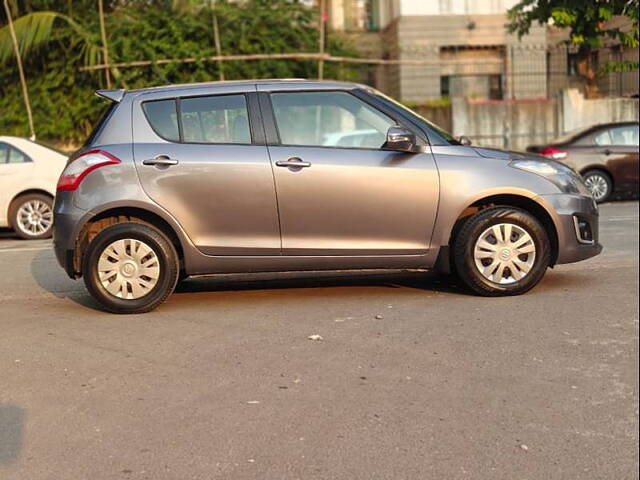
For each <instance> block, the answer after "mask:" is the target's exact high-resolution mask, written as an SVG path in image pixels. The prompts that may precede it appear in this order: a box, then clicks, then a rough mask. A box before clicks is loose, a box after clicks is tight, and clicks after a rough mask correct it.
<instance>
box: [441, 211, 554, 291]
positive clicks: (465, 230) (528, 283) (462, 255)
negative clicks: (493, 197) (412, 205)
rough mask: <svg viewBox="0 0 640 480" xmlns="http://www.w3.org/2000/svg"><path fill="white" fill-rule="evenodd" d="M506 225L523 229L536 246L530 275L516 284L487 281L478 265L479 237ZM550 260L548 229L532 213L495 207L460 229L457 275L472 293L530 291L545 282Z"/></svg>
mask: <svg viewBox="0 0 640 480" xmlns="http://www.w3.org/2000/svg"><path fill="white" fill-rule="evenodd" d="M502 223H505V224H512V225H516V226H517V227H520V228H521V229H523V230H524V231H525V232H526V233H528V234H529V236H530V237H531V239H532V241H533V244H534V245H535V258H534V260H533V264H532V265H531V267H530V270H529V272H528V273H527V274H526V275H524V276H523V277H522V278H521V279H519V280H517V281H515V282H514V283H507V284H500V283H497V282H494V281H491V280H489V279H487V278H486V277H485V276H484V275H483V274H482V273H481V272H480V270H479V269H478V267H477V266H476V260H475V258H474V249H475V245H476V242H477V240H478V238H479V237H480V236H481V235H482V234H483V232H485V231H486V230H487V229H488V228H490V227H492V226H494V225H497V224H502ZM489 261H491V260H489ZM550 261H551V248H550V244H549V238H548V235H547V232H546V230H545V229H544V227H543V226H542V225H541V224H540V222H539V221H538V220H537V219H536V218H535V217H534V216H533V215H531V214H530V213H528V212H526V211H524V210H520V209H518V208H513V207H492V208H488V209H486V210H482V211H480V212H478V213H476V214H475V215H473V216H471V217H470V218H469V219H468V220H467V221H466V222H465V223H464V225H463V226H462V227H461V228H460V230H459V232H458V234H457V235H456V238H455V240H454V245H453V263H454V267H455V270H456V274H457V275H458V277H459V278H460V279H461V280H462V281H463V282H464V283H465V285H467V286H468V287H469V288H470V289H471V290H473V291H474V292H476V293H478V294H480V295H482V296H486V297H498V296H508V295H520V294H522V293H525V292H527V291H528V290H530V289H531V288H533V287H534V286H535V285H536V284H537V283H538V282H539V281H540V280H541V279H542V277H543V276H544V273H545V271H546V270H547V267H548V266H549V263H550ZM514 278H515V277H514Z"/></svg>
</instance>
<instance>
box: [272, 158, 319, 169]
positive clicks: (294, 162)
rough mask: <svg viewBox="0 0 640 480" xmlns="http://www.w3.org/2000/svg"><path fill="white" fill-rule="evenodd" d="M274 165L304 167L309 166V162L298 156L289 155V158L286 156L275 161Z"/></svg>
mask: <svg viewBox="0 0 640 480" xmlns="http://www.w3.org/2000/svg"><path fill="white" fill-rule="evenodd" d="M276 166H278V167H289V168H305V167H310V166H311V162H305V161H303V160H302V159H301V158H298V157H291V158H287V159H286V160H278V161H277V162H276Z"/></svg>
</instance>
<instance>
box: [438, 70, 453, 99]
mask: <svg viewBox="0 0 640 480" xmlns="http://www.w3.org/2000/svg"><path fill="white" fill-rule="evenodd" d="M450 78H451V77H449V75H443V76H442V77H440V96H441V97H448V96H450V94H451V90H450V86H449V80H450Z"/></svg>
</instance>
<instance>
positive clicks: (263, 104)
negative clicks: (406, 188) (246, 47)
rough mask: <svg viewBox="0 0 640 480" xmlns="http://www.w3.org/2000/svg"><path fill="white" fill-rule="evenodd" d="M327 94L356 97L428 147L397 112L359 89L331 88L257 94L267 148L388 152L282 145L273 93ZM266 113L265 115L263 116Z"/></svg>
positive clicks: (341, 147) (418, 129) (336, 147)
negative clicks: (272, 98)
mask: <svg viewBox="0 0 640 480" xmlns="http://www.w3.org/2000/svg"><path fill="white" fill-rule="evenodd" d="M327 92H341V93H346V94H349V95H352V96H354V97H356V98H357V99H358V100H360V101H362V102H364V103H365V104H367V105H369V106H370V107H371V108H373V109H374V110H377V111H378V112H381V113H383V114H384V115H386V116H387V117H389V118H391V120H393V121H394V122H396V124H398V125H400V126H402V127H404V128H406V129H407V130H409V131H411V132H412V133H413V134H415V135H416V137H417V138H418V139H419V140H421V141H422V142H423V144H424V146H428V145H429V141H428V138H427V137H426V135H425V134H424V132H423V131H422V129H420V128H416V126H415V125H413V123H408V122H407V119H406V118H404V117H402V116H400V115H398V112H396V111H394V110H391V109H389V108H386V105H383V104H381V105H378V104H376V103H374V101H372V100H375V98H374V99H372V98H371V97H370V95H368V94H367V93H366V92H363V91H362V90H360V89H345V88H331V89H322V88H320V89H317V88H316V89H301V90H278V89H277V88H275V89H273V90H269V91H262V92H259V97H260V108H261V110H262V119H263V124H264V128H265V133H266V136H267V145H269V146H274V147H275V146H278V147H297V148H325V149H334V150H336V149H338V150H368V151H374V152H384V151H388V150H385V149H384V148H382V147H379V148H365V147H345V146H332V145H290V144H286V143H282V140H281V137H280V130H279V128H278V123H277V121H276V118H275V110H274V108H273V103H272V101H271V95H272V94H274V93H293V94H296V93H327ZM265 113H266V115H265Z"/></svg>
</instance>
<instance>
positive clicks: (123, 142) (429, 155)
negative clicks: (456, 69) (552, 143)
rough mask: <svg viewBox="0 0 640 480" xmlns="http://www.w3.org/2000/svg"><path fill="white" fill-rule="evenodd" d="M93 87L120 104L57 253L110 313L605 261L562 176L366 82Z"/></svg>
mask: <svg viewBox="0 0 640 480" xmlns="http://www.w3.org/2000/svg"><path fill="white" fill-rule="evenodd" d="M97 94H98V95H99V96H100V97H103V98H104V99H106V100H107V101H108V102H109V106H108V108H107V110H106V112H105V114H104V116H103V117H102V119H101V121H100V122H99V123H98V125H97V126H96V128H95V130H94V131H93V133H92V134H91V135H90V137H89V138H88V140H87V142H86V144H85V145H84V147H83V148H82V149H81V150H79V151H78V152H76V153H75V154H74V155H73V156H72V157H71V158H70V159H69V162H68V163H67V165H66V168H65V170H64V171H63V173H62V175H61V176H60V179H59V182H58V186H57V195H56V199H55V205H54V215H55V218H54V225H55V227H54V245H55V251H56V256H57V258H58V261H59V262H60V264H61V265H62V267H63V268H64V269H65V271H66V272H67V274H68V275H69V276H70V277H71V278H79V277H83V278H84V282H85V284H86V287H87V289H88V291H89V292H90V293H91V295H92V296H93V297H95V299H96V300H97V301H98V302H99V303H100V304H101V305H102V307H103V308H104V309H105V310H107V311H110V312H115V313H142V312H147V311H149V310H152V309H154V308H155V307H157V306H158V305H160V304H161V303H162V302H163V301H164V300H165V299H166V298H167V297H168V296H169V295H170V294H171V293H172V291H173V290H174V288H175V286H176V284H177V282H178V281H179V280H180V279H183V278H186V277H189V276H193V275H208V274H219V273H241V272H279V271H319V270H351V269H353V270H362V269H418V270H425V271H427V270H432V271H433V270H435V271H439V272H445V273H454V274H456V275H457V276H458V277H459V278H460V279H461V280H462V281H463V282H464V284H465V285H466V286H467V287H468V288H469V289H470V290H471V291H473V292H475V293H477V294H480V295H484V296H500V295H517V294H521V293H524V292H526V291H528V290H529V289H531V288H532V287H533V286H535V285H536V284H537V283H538V282H539V281H540V279H541V278H542V276H543V275H544V273H545V271H546V269H547V268H548V267H553V266H554V265H557V264H564V263H570V262H577V261H580V260H584V259H586V258H589V257H592V256H594V255H597V254H598V253H600V251H601V249H602V247H601V246H600V244H599V243H598V210H597V207H596V204H595V202H594V200H593V198H592V197H591V195H590V192H589V190H588V189H587V188H586V187H585V185H584V184H583V182H582V180H581V178H580V177H579V176H578V175H577V174H576V173H575V172H574V171H573V170H572V169H570V168H569V167H567V166H565V165H562V164H561V163H558V162H555V161H553V160H551V159H546V158H544V157H541V156H537V155H533V154H523V153H515V152H507V151H501V150H495V149H488V148H478V147H474V146H471V145H466V144H463V143H461V142H459V141H457V140H456V139H454V138H452V137H451V135H449V134H448V133H446V132H444V131H443V130H441V129H440V128H438V127H437V126H435V125H433V124H432V123H430V122H429V121H428V120H426V119H424V118H422V117H421V116H419V115H417V114H416V113H414V112H413V111H411V110H409V109H407V108H405V107H404V106H402V105H400V104H399V103H397V102H395V101H394V100H392V99H390V98H388V97H386V96H385V95H383V94H381V93H380V92H378V91H376V90H374V89H372V88H369V87H367V86H364V85H357V84H352V83H338V82H317V81H307V80H264V81H242V82H221V83H209V84H195V85H172V86H166V87H159V88H148V89H142V90H133V91H124V90H106V91H104V90H103V91H98V92H97Z"/></svg>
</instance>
